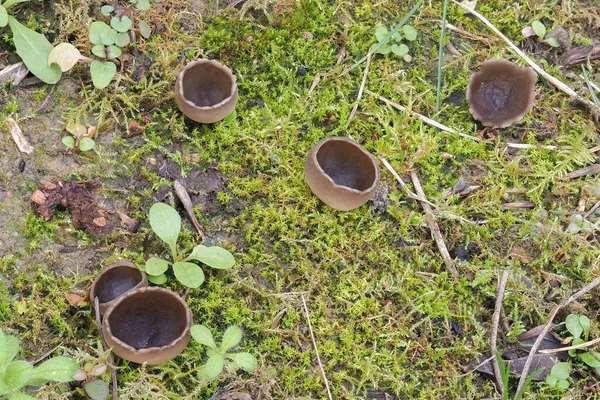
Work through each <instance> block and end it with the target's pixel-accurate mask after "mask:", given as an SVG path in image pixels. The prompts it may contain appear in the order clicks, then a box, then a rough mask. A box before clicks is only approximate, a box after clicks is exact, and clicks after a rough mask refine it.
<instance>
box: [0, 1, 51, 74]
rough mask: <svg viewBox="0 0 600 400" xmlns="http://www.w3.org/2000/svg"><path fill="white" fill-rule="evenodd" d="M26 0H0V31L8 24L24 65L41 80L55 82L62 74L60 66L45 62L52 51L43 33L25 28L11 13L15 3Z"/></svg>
mask: <svg viewBox="0 0 600 400" xmlns="http://www.w3.org/2000/svg"><path fill="white" fill-rule="evenodd" d="M27 1H29V0H6V1H5V2H4V3H2V2H1V1H0V32H1V31H2V29H3V28H5V27H6V26H8V27H9V28H10V29H11V31H12V38H13V42H14V44H15V48H16V50H17V54H18V55H19V57H21V59H22V60H23V63H24V64H25V66H26V67H27V68H28V69H29V70H30V71H31V73H32V74H34V75H35V76H37V77H38V78H39V79H40V80H41V81H42V82H45V83H49V84H52V83H56V82H58V80H59V79H60V77H61V75H62V74H61V71H60V68H59V67H58V66H55V65H47V64H46V63H45V61H46V60H47V59H48V56H49V54H50V52H51V51H52V44H51V43H50V42H49V41H48V39H46V37H45V36H44V35H42V34H41V33H38V32H36V31H33V30H31V29H29V28H27V27H26V26H25V25H23V24H21V23H20V22H19V21H17V20H16V19H15V17H13V16H12V15H11V14H12V8H13V7H14V6H15V5H17V4H19V3H24V2H27Z"/></svg>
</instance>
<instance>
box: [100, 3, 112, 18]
mask: <svg viewBox="0 0 600 400" xmlns="http://www.w3.org/2000/svg"><path fill="white" fill-rule="evenodd" d="M113 11H115V8H114V7H113V6H111V5H106V6H102V7H101V8H100V12H101V13H102V15H104V16H105V17H108V16H110V14H111V13H112V12H113Z"/></svg>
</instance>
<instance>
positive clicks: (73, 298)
mask: <svg viewBox="0 0 600 400" xmlns="http://www.w3.org/2000/svg"><path fill="white" fill-rule="evenodd" d="M67 301H68V302H69V304H70V305H71V306H73V307H76V306H78V305H79V303H81V302H82V301H85V297H83V296H80V295H78V294H75V293H69V294H68V295H67Z"/></svg>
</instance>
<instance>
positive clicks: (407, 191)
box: [379, 157, 437, 207]
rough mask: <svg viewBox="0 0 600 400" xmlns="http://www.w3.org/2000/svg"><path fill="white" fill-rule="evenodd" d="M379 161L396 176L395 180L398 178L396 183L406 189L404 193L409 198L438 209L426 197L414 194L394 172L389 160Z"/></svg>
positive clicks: (382, 159)
mask: <svg viewBox="0 0 600 400" xmlns="http://www.w3.org/2000/svg"><path fill="white" fill-rule="evenodd" d="M379 159H380V160H381V162H382V163H383V165H384V166H385V168H387V170H388V171H390V173H391V174H392V175H393V176H394V178H396V181H397V182H398V183H399V184H400V187H401V188H402V189H404V191H405V192H406V194H407V195H408V197H411V198H413V199H415V200H418V201H422V202H424V203H427V204H429V205H430V206H432V207H437V206H436V205H435V204H433V203H432V202H430V201H429V200H427V199H426V198H424V197H421V196H419V195H417V194H415V193H413V192H412V191H411V190H410V189H409V188H408V187H407V186H406V183H405V182H404V181H403V180H402V178H401V177H400V175H398V173H397V172H396V171H395V170H394V168H392V166H391V164H390V163H389V162H388V160H386V159H385V158H383V157H379Z"/></svg>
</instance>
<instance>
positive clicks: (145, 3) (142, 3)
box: [135, 0, 150, 11]
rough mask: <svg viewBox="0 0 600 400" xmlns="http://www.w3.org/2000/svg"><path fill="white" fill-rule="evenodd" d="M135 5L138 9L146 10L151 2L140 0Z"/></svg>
mask: <svg viewBox="0 0 600 400" xmlns="http://www.w3.org/2000/svg"><path fill="white" fill-rule="evenodd" d="M135 7H136V8H137V9H138V10H141V11H144V10H147V9H149V8H150V2H149V1H148V0H138V2H137V4H136V5H135Z"/></svg>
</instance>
